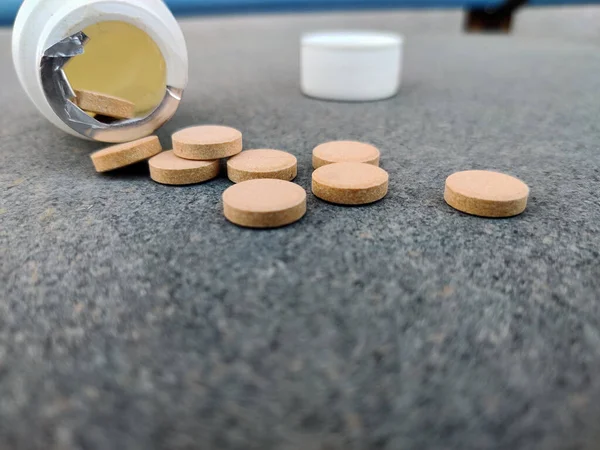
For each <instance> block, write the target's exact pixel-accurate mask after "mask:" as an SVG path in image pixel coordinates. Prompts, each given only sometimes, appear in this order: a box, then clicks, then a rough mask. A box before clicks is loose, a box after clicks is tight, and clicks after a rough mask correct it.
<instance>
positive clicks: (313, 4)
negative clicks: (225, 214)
mask: <svg viewBox="0 0 600 450" xmlns="http://www.w3.org/2000/svg"><path fill="white" fill-rule="evenodd" d="M599 1H600V0H530V1H528V2H527V4H528V5H533V6H540V5H562V4H583V3H598V2H599ZM21 2H22V0H0V25H10V24H12V22H13V20H14V18H15V15H16V14H17V10H18V9H19V5H20V4H21ZM166 3H167V4H168V5H169V7H170V8H171V10H172V11H173V12H174V13H175V14H178V15H193V14H198V15H209V14H236V13H237V14H246V13H260V12H291V11H298V12H303V11H334V10H353V9H392V8H463V7H466V8H470V7H481V6H494V5H498V4H501V3H503V1H502V0H166Z"/></svg>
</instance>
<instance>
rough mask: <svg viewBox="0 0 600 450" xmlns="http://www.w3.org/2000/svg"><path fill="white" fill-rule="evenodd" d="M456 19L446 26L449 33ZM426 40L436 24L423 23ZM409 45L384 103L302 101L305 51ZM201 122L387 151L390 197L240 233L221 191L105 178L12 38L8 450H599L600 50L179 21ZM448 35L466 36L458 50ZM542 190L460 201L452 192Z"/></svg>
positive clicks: (184, 117) (5, 351)
mask: <svg viewBox="0 0 600 450" xmlns="http://www.w3.org/2000/svg"><path fill="white" fill-rule="evenodd" d="M452 17H454V16H452ZM425 22H426V21H425ZM331 26H337V27H339V26H354V27H356V26H361V27H377V28H386V29H392V30H400V31H403V32H405V33H406V34H407V55H406V71H405V83H404V86H403V88H402V92H401V94H400V95H399V96H398V97H396V98H394V99H392V100H388V101H383V102H378V103H367V104H339V103H331V102H320V101H315V100H310V99H307V98H304V97H302V96H301V95H300V93H299V91H298V64H297V60H298V55H297V52H298V49H297V40H298V36H299V33H300V31H301V30H303V29H315V28H323V27H331ZM184 28H185V31H186V34H187V37H188V39H189V44H190V50H191V52H190V53H191V83H190V87H189V89H188V91H187V94H186V98H185V102H184V104H183V105H182V107H181V110H180V112H179V113H178V115H177V117H176V118H175V119H174V120H173V121H172V122H171V123H170V124H169V125H168V126H166V127H165V129H164V130H162V131H161V132H160V136H161V139H162V140H163V143H164V144H165V145H168V136H169V134H170V133H171V132H172V131H173V130H176V129H178V128H180V127H183V126H186V125H190V124H196V123H222V124H228V125H232V126H235V127H238V128H240V129H241V130H243V131H244V133H245V141H246V146H247V147H248V148H250V147H274V148H282V149H285V150H288V151H291V152H292V153H294V154H295V155H296V156H297V157H298V159H299V163H300V176H299V178H298V182H299V183H300V184H301V185H302V186H304V187H305V188H309V180H310V173H311V170H310V159H311V158H310V152H311V149H312V148H313V147H314V146H315V145H316V144H318V143H320V142H323V141H325V140H329V139H360V140H364V141H367V142H371V143H373V144H376V145H378V146H380V147H381V149H382V152H383V158H382V165H383V167H384V168H385V169H387V170H388V171H389V172H390V175H391V186H390V193H389V196H388V197H387V198H386V199H385V200H383V201H382V202H380V203H377V204H375V205H372V206H368V207H360V208H344V207H336V206H332V205H329V204H325V203H323V202H321V201H318V200H317V199H315V198H313V197H312V196H309V212H308V215H307V216H306V217H305V218H304V219H303V220H302V221H301V222H299V223H297V224H295V225H293V226H290V227H287V228H283V229H278V230H272V231H252V230H245V229H240V228H237V227H235V226H233V225H230V224H228V223H227V222H226V221H225V220H224V218H223V216H222V214H221V210H220V208H221V207H220V204H219V202H220V195H221V193H222V191H223V190H224V189H225V188H226V187H227V186H228V182H227V181H226V180H225V179H220V180H217V181H214V182H211V183H207V184H204V185H199V186H193V187H182V188H171V187H165V186H161V185H158V184H154V183H153V182H151V181H150V180H149V179H148V177H147V171H146V168H144V167H143V165H142V166H138V167H136V168H133V169H130V170H125V171H122V172H120V173H115V174H112V175H106V176H100V175H97V174H95V173H94V171H93V167H92V164H91V162H90V161H89V158H88V156H87V155H88V154H89V153H90V152H91V151H92V150H94V149H97V148H99V145H98V144H93V143H86V142H82V141H80V140H77V139H75V138H72V137H68V136H65V135H64V134H63V133H61V132H60V131H57V130H55V129H54V128H53V127H52V126H51V125H49V124H48V123H47V122H46V121H45V120H44V119H42V118H41V117H40V116H39V115H38V114H37V113H36V112H35V110H34V109H33V107H32V106H31V105H30V104H29V102H28V101H27V100H26V99H25V98H24V96H23V94H22V92H21V90H20V88H19V86H18V84H17V80H16V77H15V75H14V73H13V70H12V68H11V66H10V64H9V62H8V61H9V33H8V32H7V31H5V32H2V33H0V56H1V57H2V60H3V61H4V62H5V63H4V64H3V65H2V66H0V79H1V80H2V88H1V94H0V104H1V105H2V108H3V114H1V115H0V192H1V195H0V255H1V259H0V294H1V297H0V448H2V449H10V450H21V449H35V450H37V449H44V450H46V449H61V450H64V449H68V450H71V449H81V450H88V449H90V450H115V449H144V450H147V449H169V450H178V449H192V448H198V449H261V450H266V449H283V450H325V449H328V450H342V449H343V450H348V449H349V450H353V449H379V450H396V449H423V448H431V449H461V450H463V449H527V450H529V449H544V450H551V449H587V450H597V449H598V448H600V375H599V374H600V299H599V293H600V268H599V267H600V254H599V252H600V237H599V236H600V200H599V197H598V196H599V194H600V95H599V92H600V76H599V74H600V48H599V47H600V45H599V43H598V42H597V41H596V42H586V41H584V40H581V41H579V40H574V39H559V38H555V39H550V38H536V37H527V38H520V37H482V36H468V37H465V36H460V35H459V34H458V30H457V29H456V23H453V24H452V25H449V26H448V29H447V30H446V29H444V28H443V27H430V26H428V25H427V24H426V23H424V22H423V21H421V22H419V21H418V20H417V21H411V20H407V19H402V18H401V17H400V16H399V15H396V14H389V15H387V14H378V15H373V14H370V15H344V16H337V15H331V16H300V17H292V16H284V17H280V18H274V17H271V18H267V19H265V18H248V19H244V18H238V19H228V20H207V21H186V22H185V23H184ZM452 30H454V31H452ZM469 168H490V169H496V170H500V171H506V172H508V173H510V174H513V175H515V176H518V177H520V178H522V179H523V180H525V181H526V182H527V183H528V184H529V185H530V187H531V201H530V205H529V208H528V209H527V211H526V212H525V214H523V215H522V216H520V217H516V218H514V219H510V220H485V219H479V218H475V217H469V216H466V215H463V214H461V213H458V212H456V211H454V210H452V209H451V208H449V207H448V206H446V205H445V204H444V202H443V199H442V191H443V184H444V179H445V177H446V176H447V175H449V174H450V173H452V172H453V171H455V170H461V169H469Z"/></svg>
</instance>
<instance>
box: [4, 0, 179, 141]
mask: <svg viewBox="0 0 600 450" xmlns="http://www.w3.org/2000/svg"><path fill="white" fill-rule="evenodd" d="M12 50H13V60H14V64H15V68H16V71H17V75H18V77H19V80H20V81H21V84H22V86H23V88H24V89H25V91H26V92H27V94H28V96H29V98H30V99H31V100H32V101H33V103H34V104H35V106H36V107H37V109H38V110H39V111H40V112H41V113H42V114H43V115H44V116H45V117H46V118H47V119H48V120H49V121H50V122H52V123H53V124H54V125H56V126H57V127H58V128H60V129H62V130H64V131H66V132H67V133H70V134H72V135H74V136H79V137H82V138H86V139H91V140H96V141H101V142H127V141H132V140H134V139H138V138H141V137H144V136H148V135H150V134H152V133H153V132H154V131H155V130H156V129H158V128H159V127H160V126H162V125H163V124H164V123H165V122H167V121H168V120H169V119H170V118H171V117H172V116H173V115H174V114H175V112H176V110H177V108H178V106H179V102H180V100H181V97H182V94H183V90H184V89H185V87H186V85H187V79H188V57H187V47H186V43H185V39H184V37H183V33H182V32H181V29H180V27H179V25H178V23H177V21H176V20H175V18H174V17H173V15H172V14H171V12H170V11H169V9H168V7H167V6H166V5H165V4H164V3H163V1H162V0H24V2H23V4H22V6H21V9H20V10H19V13H18V16H17V18H16V21H15V25H14V31H13V48H12ZM76 90H89V91H93V92H97V93H101V94H105V95H110V96H113V97H118V98H122V99H124V100H127V101H129V102H132V103H134V105H135V109H136V112H135V117H134V118H132V119H127V120H112V119H111V118H106V117H104V116H96V115H95V114H94V112H93V111H92V112H90V111H83V110H82V109H80V108H79V107H78V106H77V105H76V102H75V101H74V98H75V95H76V94H75V91H76Z"/></svg>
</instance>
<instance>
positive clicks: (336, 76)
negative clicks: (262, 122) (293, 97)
mask: <svg viewBox="0 0 600 450" xmlns="http://www.w3.org/2000/svg"><path fill="white" fill-rule="evenodd" d="M402 47H403V39H402V36H400V35H398V34H394V33H378V32H368V31H332V32H320V33H311V34H307V35H304V36H303V37H302V51H301V69H300V70H301V87H302V92H303V93H304V94H305V95H308V96H309V97H315V98H321V99H325V100H343V101H370V100H381V99H384V98H389V97H392V96H394V95H396V93H397V92H398V89H399V87H400V78H401V73H402Z"/></svg>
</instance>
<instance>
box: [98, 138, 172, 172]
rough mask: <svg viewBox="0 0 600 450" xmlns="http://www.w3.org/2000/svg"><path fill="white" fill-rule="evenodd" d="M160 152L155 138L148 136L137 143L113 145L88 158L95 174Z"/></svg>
mask: <svg viewBox="0 0 600 450" xmlns="http://www.w3.org/2000/svg"><path fill="white" fill-rule="evenodd" d="M161 151H162V147H161V145H160V141H159V140H158V138H157V137H156V136H148V137H145V138H142V139H138V140H137V141H132V142H126V143H124V144H118V145H113V146H112V147H107V148H105V149H103V150H99V151H97V152H95V153H92V154H91V155H90V157H91V158H92V162H93V163H94V167H95V168H96V172H108V171H109V170H114V169H119V168H121V167H125V166H129V165H131V164H135V163H137V162H140V161H144V160H146V159H148V158H151V157H153V156H154V155H157V154H158V153H160V152H161Z"/></svg>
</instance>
